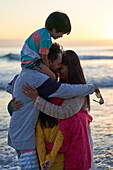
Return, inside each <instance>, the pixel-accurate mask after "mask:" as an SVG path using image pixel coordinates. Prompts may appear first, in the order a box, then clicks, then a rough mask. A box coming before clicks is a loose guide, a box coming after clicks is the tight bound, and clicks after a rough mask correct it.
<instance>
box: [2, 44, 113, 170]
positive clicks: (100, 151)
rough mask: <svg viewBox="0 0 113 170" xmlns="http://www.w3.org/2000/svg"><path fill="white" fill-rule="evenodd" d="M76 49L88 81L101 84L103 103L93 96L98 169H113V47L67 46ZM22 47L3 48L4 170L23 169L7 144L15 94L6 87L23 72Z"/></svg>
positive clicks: (94, 139)
mask: <svg viewBox="0 0 113 170" xmlns="http://www.w3.org/2000/svg"><path fill="white" fill-rule="evenodd" d="M64 49H65V50H67V49H71V50H74V51H75V52H76V53H77V54H78V56H79V58H80V61H81V64H82V67H83V71H84V73H85V77H86V80H87V83H89V84H97V86H98V87H99V88H100V91H101V93H102V96H103V98H104V100H105V103H104V104H103V105H100V104H98V103H96V102H94V101H93V99H96V96H95V94H93V95H91V97H90V98H91V112H90V114H91V115H92V116H93V122H92V123H91V129H92V138H93V147H94V162H95V166H96V170H107V169H113V46H105V47H104V46H103V47H102V46H99V47H96V46H94V47H93V46H85V47H77V46H76V47H74V46H73V47H64ZM20 50H21V48H15V47H14V48H12V47H11V48H7V47H4V48H0V170H5V169H9V170H19V165H18V160H17V155H16V153H15V150H14V149H13V148H11V147H9V146H8V145H7V134H8V127H9V121H10V116H9V114H8V111H7V104H8V102H9V101H10V100H11V95H10V94H8V93H7V92H6V91H5V87H6V85H7V83H8V82H10V81H11V80H12V79H13V77H14V76H15V75H16V74H18V73H19V72H20V71H21V66H20V55H19V54H20Z"/></svg>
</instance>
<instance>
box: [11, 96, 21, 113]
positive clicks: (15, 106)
mask: <svg viewBox="0 0 113 170" xmlns="http://www.w3.org/2000/svg"><path fill="white" fill-rule="evenodd" d="M11 106H12V109H13V111H17V110H19V109H20V108H21V107H22V106H23V103H22V102H21V100H17V101H16V102H15V98H13V99H12V102H11Z"/></svg>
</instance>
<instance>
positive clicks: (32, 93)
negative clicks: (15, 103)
mask: <svg viewBox="0 0 113 170" xmlns="http://www.w3.org/2000/svg"><path fill="white" fill-rule="evenodd" d="M25 85H26V86H24V85H23V86H22V90H23V92H22V93H23V94H24V95H25V96H28V97H30V98H31V99H33V100H34V101H35V100H36V98H37V96H38V91H37V89H36V88H35V87H34V86H32V88H31V87H30V86H29V85H28V84H27V83H26V84H25Z"/></svg>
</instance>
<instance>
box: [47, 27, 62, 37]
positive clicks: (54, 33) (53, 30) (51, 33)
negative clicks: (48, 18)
mask: <svg viewBox="0 0 113 170" xmlns="http://www.w3.org/2000/svg"><path fill="white" fill-rule="evenodd" d="M63 34H64V33H63V32H57V33H56V29H55V28H53V29H52V31H51V32H50V35H51V37H52V38H54V39H57V38H61V37H63Z"/></svg>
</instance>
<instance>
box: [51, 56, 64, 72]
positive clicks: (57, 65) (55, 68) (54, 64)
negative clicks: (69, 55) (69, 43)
mask: <svg viewBox="0 0 113 170" xmlns="http://www.w3.org/2000/svg"><path fill="white" fill-rule="evenodd" d="M61 62H62V54H61V53H58V58H57V59H56V60H54V61H51V60H49V67H50V69H51V70H52V71H53V72H54V73H56V72H57V71H58V69H59V68H60V66H61Z"/></svg>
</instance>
